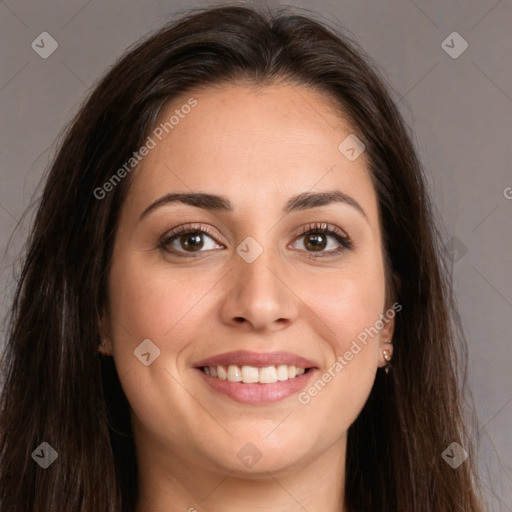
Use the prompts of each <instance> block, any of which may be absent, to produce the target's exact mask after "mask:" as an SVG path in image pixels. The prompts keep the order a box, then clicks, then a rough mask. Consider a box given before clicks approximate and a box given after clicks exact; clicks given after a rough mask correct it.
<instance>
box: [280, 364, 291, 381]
mask: <svg viewBox="0 0 512 512" xmlns="http://www.w3.org/2000/svg"><path fill="white" fill-rule="evenodd" d="M277 380H288V366H286V365H285V364H282V365H280V366H278V367H277Z"/></svg>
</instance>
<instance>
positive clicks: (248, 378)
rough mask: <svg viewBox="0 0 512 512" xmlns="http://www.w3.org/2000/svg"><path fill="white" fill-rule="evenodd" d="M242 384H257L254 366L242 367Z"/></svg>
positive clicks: (256, 371) (256, 370)
mask: <svg viewBox="0 0 512 512" xmlns="http://www.w3.org/2000/svg"><path fill="white" fill-rule="evenodd" d="M242 382H245V383H246V384H251V383H253V382H258V368H255V367H254V366H242Z"/></svg>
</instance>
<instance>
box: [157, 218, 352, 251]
mask: <svg viewBox="0 0 512 512" xmlns="http://www.w3.org/2000/svg"><path fill="white" fill-rule="evenodd" d="M199 233H204V234H206V235H208V236H209V237H211V238H212V239H213V240H215V235H214V234H213V233H212V232H211V231H210V230H209V229H208V227H207V226H203V225H201V224H187V225H184V226H179V227H177V228H176V229H174V230H172V231H171V232H170V233H167V234H166V235H165V236H164V238H162V240H161V241H160V242H159V243H158V245H157V248H158V249H162V250H165V251H167V252H171V253H172V254H173V255H176V256H179V257H185V258H198V257H200V254H201V252H206V251H198V252H197V253H193V252H186V251H185V252H181V251H175V250H169V249H168V245H169V244H171V243H172V242H173V241H174V240H175V239H176V238H178V237H179V236H181V235H185V234H199ZM310 234H323V235H329V236H332V237H333V238H335V239H336V241H337V242H338V243H339V244H340V247H338V248H337V249H334V250H331V251H327V252H325V251H320V252H318V253H316V254H315V253H314V251H306V252H308V253H310V254H308V257H309V258H311V259H317V258H325V257H332V256H336V255H338V254H339V253H341V252H342V251H344V250H346V249H349V250H350V249H353V243H352V241H351V240H350V238H349V237H348V236H347V235H346V234H345V233H344V232H343V231H341V230H340V229H339V228H336V227H335V226H332V227H330V226H329V224H327V223H321V224H320V223H314V224H310V225H308V226H305V227H304V228H303V229H301V231H300V232H299V233H298V235H297V237H296V238H300V237H304V236H306V235H310ZM215 242H216V243H217V244H218V242H217V241H216V240H215ZM219 245H220V244H219Z"/></svg>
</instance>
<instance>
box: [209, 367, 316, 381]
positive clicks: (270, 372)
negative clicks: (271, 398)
mask: <svg viewBox="0 0 512 512" xmlns="http://www.w3.org/2000/svg"><path fill="white" fill-rule="evenodd" d="M309 370H311V368H301V367H297V366H293V365H292V366H288V365H286V364H282V365H279V366H263V367H261V368H258V367H257V366H250V365H244V366H241V367H240V366H237V365H235V364H231V365H229V366H221V365H218V366H203V367H201V371H202V372H203V373H205V374H206V375H209V376H210V377H213V378H214V379H221V380H227V381H229V382H243V383H244V384H272V383H274V382H278V381H279V382H285V381H287V380H289V379H295V378H296V377H300V376H301V375H303V374H304V373H306V372H307V371H309Z"/></svg>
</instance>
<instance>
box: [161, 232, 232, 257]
mask: <svg viewBox="0 0 512 512" xmlns="http://www.w3.org/2000/svg"><path fill="white" fill-rule="evenodd" d="M157 247H158V248H160V249H162V250H164V251H166V252H168V253H171V254H173V255H176V256H185V257H186V256H190V257H192V256H200V255H201V254H202V253H205V252H209V251H211V250H213V249H225V247H224V246H223V245H219V243H218V242H217V241H216V240H215V238H214V236H213V234H210V233H209V231H208V228H207V227H206V226H199V225H187V226H180V227H178V228H176V229H174V230H172V231H171V232H169V233H167V234H166V235H165V236H164V237H163V238H162V240H161V241H160V242H159V244H158V246H157Z"/></svg>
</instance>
